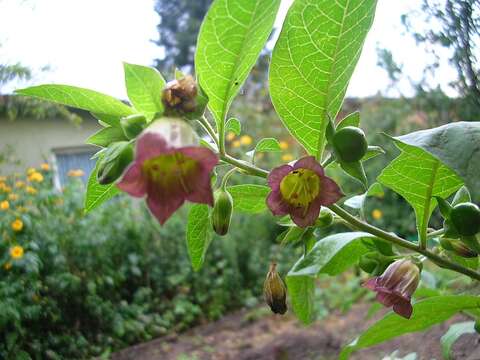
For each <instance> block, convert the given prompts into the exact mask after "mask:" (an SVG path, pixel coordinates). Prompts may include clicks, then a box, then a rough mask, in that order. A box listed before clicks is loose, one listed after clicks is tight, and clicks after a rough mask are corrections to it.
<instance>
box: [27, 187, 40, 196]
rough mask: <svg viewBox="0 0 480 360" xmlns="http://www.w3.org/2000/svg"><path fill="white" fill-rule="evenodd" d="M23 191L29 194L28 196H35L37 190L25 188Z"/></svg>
mask: <svg viewBox="0 0 480 360" xmlns="http://www.w3.org/2000/svg"><path fill="white" fill-rule="evenodd" d="M25 191H26V192H27V193H29V194H30V195H35V194H36V193H37V189H35V188H34V187H32V186H27V188H26V189H25Z"/></svg>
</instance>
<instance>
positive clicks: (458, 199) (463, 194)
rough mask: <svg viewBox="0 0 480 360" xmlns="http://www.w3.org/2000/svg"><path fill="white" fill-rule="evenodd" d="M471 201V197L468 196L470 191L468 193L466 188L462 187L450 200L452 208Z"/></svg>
mask: <svg viewBox="0 0 480 360" xmlns="http://www.w3.org/2000/svg"><path fill="white" fill-rule="evenodd" d="M471 201H472V197H471V195H470V191H468V189H467V187H466V186H465V185H464V186H462V187H461V188H460V189H458V191H457V192H456V193H455V196H454V197H453V200H452V206H455V205H458V204H461V203H466V202H471Z"/></svg>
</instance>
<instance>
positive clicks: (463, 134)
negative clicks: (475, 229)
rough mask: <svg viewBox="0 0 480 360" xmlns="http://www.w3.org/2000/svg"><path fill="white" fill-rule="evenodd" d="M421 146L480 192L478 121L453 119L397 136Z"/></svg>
mask: <svg viewBox="0 0 480 360" xmlns="http://www.w3.org/2000/svg"><path fill="white" fill-rule="evenodd" d="M397 139H398V140H400V141H401V142H403V143H405V144H409V145H413V146H417V147H420V148H422V149H423V150H425V151H427V152H429V153H430V154H432V155H433V156H434V157H435V158H437V159H439V160H440V161H441V162H442V163H444V164H445V165H447V166H448V167H450V168H451V169H452V170H454V171H455V172H456V173H457V174H458V175H460V176H461V177H462V178H463V180H464V181H465V184H466V185H467V187H468V188H469V190H470V191H471V192H472V194H475V195H476V196H479V195H480V122H455V123H451V124H447V125H443V126H440V127H437V128H434V129H429V130H421V131H416V132H413V133H410V134H407V135H403V136H400V137H398V138H397Z"/></svg>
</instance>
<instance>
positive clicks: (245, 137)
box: [240, 135, 253, 145]
mask: <svg viewBox="0 0 480 360" xmlns="http://www.w3.org/2000/svg"><path fill="white" fill-rule="evenodd" d="M252 142H253V139H252V137H251V136H248V135H243V136H242V137H240V143H241V144H242V145H250V144H251V143H252Z"/></svg>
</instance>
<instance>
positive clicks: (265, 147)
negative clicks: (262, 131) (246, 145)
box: [255, 138, 282, 153]
mask: <svg viewBox="0 0 480 360" xmlns="http://www.w3.org/2000/svg"><path fill="white" fill-rule="evenodd" d="M280 151H282V149H280V144H279V143H278V140H277V139H274V138H264V139H262V140H260V141H259V142H258V144H257V146H255V152H256V153H258V152H280Z"/></svg>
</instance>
